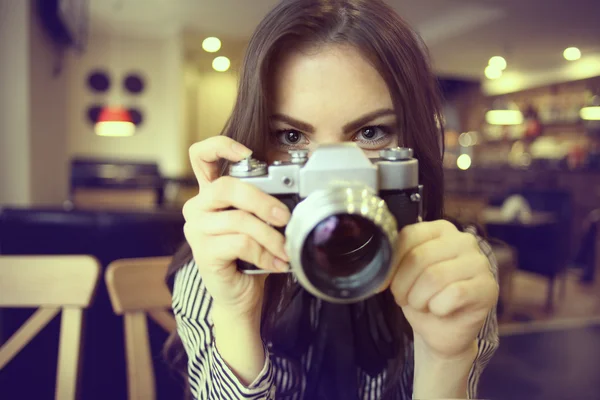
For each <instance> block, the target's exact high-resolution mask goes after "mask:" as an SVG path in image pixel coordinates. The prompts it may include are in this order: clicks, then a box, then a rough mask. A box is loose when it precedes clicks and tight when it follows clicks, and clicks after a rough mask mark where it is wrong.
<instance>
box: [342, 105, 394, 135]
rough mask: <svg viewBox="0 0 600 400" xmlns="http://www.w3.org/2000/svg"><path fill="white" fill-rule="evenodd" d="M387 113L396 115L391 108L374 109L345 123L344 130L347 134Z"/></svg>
mask: <svg viewBox="0 0 600 400" xmlns="http://www.w3.org/2000/svg"><path fill="white" fill-rule="evenodd" d="M387 115H396V112H395V111H394V110H392V109H390V108H382V109H381V110H375V111H372V112H370V113H368V114H365V115H363V116H362V117H359V118H357V119H355V120H354V121H352V122H349V123H347V124H346V125H344V128H343V131H344V133H345V134H348V133H352V132H354V131H356V130H358V129H360V128H362V127H363V126H365V125H366V124H368V123H369V122H371V121H373V120H374V119H376V118H379V117H383V116H387Z"/></svg>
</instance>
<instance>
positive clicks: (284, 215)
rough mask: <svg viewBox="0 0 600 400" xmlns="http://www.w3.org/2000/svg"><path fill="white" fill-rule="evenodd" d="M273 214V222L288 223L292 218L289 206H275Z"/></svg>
mask: <svg viewBox="0 0 600 400" xmlns="http://www.w3.org/2000/svg"><path fill="white" fill-rule="evenodd" d="M271 216H272V217H273V222H276V223H279V224H287V223H288V221H289V219H290V211H289V210H288V209H287V208H282V207H273V210H271Z"/></svg>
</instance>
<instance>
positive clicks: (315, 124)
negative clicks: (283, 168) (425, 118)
mask: <svg viewBox="0 0 600 400" xmlns="http://www.w3.org/2000/svg"><path fill="white" fill-rule="evenodd" d="M273 78H274V81H273V86H272V87H273V88H274V93H273V95H274V96H273V98H272V101H273V102H272V103H271V107H270V108H271V110H272V115H270V134H271V138H270V139H271V140H270V147H269V151H268V153H267V154H268V161H269V162H270V163H272V162H273V161H274V160H287V159H288V154H287V152H288V150H290V149H309V150H310V151H311V152H312V151H314V149H315V148H316V147H317V146H319V145H321V144H326V143H327V144H328V143H339V142H347V141H353V142H355V143H357V144H358V146H360V147H361V148H362V149H364V151H365V153H366V154H367V156H369V157H377V154H378V151H379V150H380V149H383V148H386V147H393V146H398V139H397V138H398V131H397V121H396V114H395V112H394V107H393V103H392V97H391V95H390V92H389V90H388V88H387V85H386V84H385V82H384V80H383V78H382V77H381V76H380V75H379V73H378V72H377V70H376V69H375V68H374V67H373V66H372V65H371V64H369V62H368V61H367V60H366V59H364V58H363V56H362V55H361V54H360V53H359V52H358V51H357V50H355V49H354V48H353V47H350V46H340V45H330V46H323V47H319V48H312V49H308V50H306V49H305V50H302V51H293V52H290V53H288V54H287V55H286V56H285V57H283V58H282V59H281V60H280V62H279V63H278V64H277V71H276V74H275V76H274V77H273Z"/></svg>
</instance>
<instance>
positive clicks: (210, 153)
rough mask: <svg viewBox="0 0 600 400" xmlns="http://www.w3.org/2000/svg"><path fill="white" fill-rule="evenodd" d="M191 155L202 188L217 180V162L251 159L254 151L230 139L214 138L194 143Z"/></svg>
mask: <svg viewBox="0 0 600 400" xmlns="http://www.w3.org/2000/svg"><path fill="white" fill-rule="evenodd" d="M189 154H190V162H191V164H192V169H193V170H194V175H196V179H197V180H198V184H199V185H200V187H202V185H203V184H205V183H207V182H212V181H213V180H214V179H216V178H217V176H218V171H217V161H219V160H220V159H222V158H224V159H227V160H229V161H234V162H237V161H240V160H242V159H244V158H246V157H249V156H250V155H251V154H252V151H251V150H250V149H248V148H247V147H246V146H244V145H242V144H241V143H238V142H236V141H235V140H233V139H231V138H230V137H227V136H214V137H211V138H208V139H205V140H203V141H201V142H197V143H194V144H193V145H192V146H191V147H190V150H189Z"/></svg>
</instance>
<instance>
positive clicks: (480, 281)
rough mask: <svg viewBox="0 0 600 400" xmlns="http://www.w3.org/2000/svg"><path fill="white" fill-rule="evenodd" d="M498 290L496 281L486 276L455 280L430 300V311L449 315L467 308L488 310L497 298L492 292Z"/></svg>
mask: <svg viewBox="0 0 600 400" xmlns="http://www.w3.org/2000/svg"><path fill="white" fill-rule="evenodd" d="M496 290H497V285H496V284H495V282H494V281H493V280H491V279H489V278H487V277H484V276H478V277H475V278H472V279H469V280H465V281H458V282H454V283H452V284H450V285H448V286H447V287H446V288H445V289H444V290H442V291H441V292H440V293H439V294H437V295H435V296H434V297H433V298H432V299H431V300H430V301H429V304H428V308H429V312H430V313H432V314H433V315H436V316H438V317H447V316H449V315H451V314H453V313H455V312H457V311H459V310H461V309H465V308H469V309H470V308H472V307H473V308H477V309H485V310H486V311H487V310H489V309H490V308H491V307H492V304H493V299H494V298H495V297H494V296H492V295H491V293H492V292H494V291H496Z"/></svg>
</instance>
